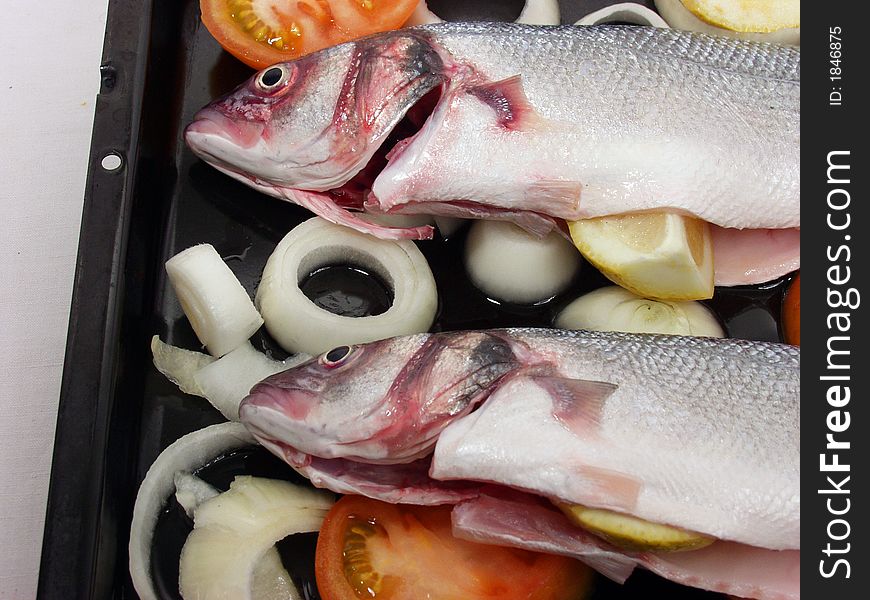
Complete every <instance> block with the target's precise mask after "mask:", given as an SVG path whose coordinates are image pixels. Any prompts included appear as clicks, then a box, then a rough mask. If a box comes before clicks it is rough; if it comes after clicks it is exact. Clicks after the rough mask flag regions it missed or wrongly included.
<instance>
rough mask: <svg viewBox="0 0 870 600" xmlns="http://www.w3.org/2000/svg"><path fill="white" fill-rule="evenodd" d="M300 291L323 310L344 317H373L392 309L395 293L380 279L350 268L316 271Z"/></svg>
mask: <svg viewBox="0 0 870 600" xmlns="http://www.w3.org/2000/svg"><path fill="white" fill-rule="evenodd" d="M299 289H301V290H302V293H303V294H305V295H306V296H307V297H308V299H309V300H311V301H312V302H314V304H316V305H317V306H319V307H320V308H322V309H323V310H327V311H329V312H331V313H333V314H335V315H341V316H343V317H373V316H375V315H380V314H383V313H385V312H387V310H388V309H389V308H390V306H392V305H393V293H392V291H391V290H390V287H389V286H388V285H386V284H385V283H384V282H383V281H382V280H381V278H380V277H378V276H377V275H375V274H374V273H371V272H369V271H366V270H363V269H361V268H359V267H352V266H349V265H328V266H325V267H321V268H319V269H315V270H314V271H313V272H312V273H311V274H309V275H308V277H306V278H305V279H303V280H302V281H301V282H300V283H299Z"/></svg>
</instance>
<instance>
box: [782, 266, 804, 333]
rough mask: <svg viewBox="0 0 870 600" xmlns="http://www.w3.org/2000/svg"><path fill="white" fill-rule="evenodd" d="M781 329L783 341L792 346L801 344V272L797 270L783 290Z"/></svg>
mask: <svg viewBox="0 0 870 600" xmlns="http://www.w3.org/2000/svg"><path fill="white" fill-rule="evenodd" d="M782 329H783V332H784V333H785V341H786V343H788V344H791V345H793V346H800V345H801V274H800V272H798V274H797V276H796V277H795V278H794V281H792V282H791V285H790V286H789V287H788V290H786V292H785V298H783V300H782Z"/></svg>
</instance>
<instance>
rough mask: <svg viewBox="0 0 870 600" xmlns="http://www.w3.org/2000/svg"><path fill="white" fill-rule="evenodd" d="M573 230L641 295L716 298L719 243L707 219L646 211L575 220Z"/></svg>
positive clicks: (614, 277) (590, 253) (618, 279)
mask: <svg viewBox="0 0 870 600" xmlns="http://www.w3.org/2000/svg"><path fill="white" fill-rule="evenodd" d="M568 228H569V229H570V231H571V238H572V239H573V240H574V245H575V246H577V249H578V250H580V252H581V253H582V254H583V256H584V257H586V260H588V261H589V262H591V263H592V264H593V265H595V267H597V268H598V270H599V271H601V272H602V273H604V275H606V276H607V277H608V278H609V279H610V280H611V281H613V282H614V283H617V284H619V285H621V286H622V287H624V288H625V289H627V290H629V291H631V292H634V293H635V294H637V295H638V296H643V297H646V298H657V299H660V300H702V299H705V298H712V297H713V246H712V242H711V238H710V226H709V225H708V224H707V223H706V222H705V221H701V220H699V219H694V218H692V217H685V216H682V215H676V214H671V213H644V214H628V215H616V216H612V217H599V218H596V219H585V220H582V221H574V222H571V223H568Z"/></svg>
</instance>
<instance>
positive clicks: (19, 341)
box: [0, 0, 106, 600]
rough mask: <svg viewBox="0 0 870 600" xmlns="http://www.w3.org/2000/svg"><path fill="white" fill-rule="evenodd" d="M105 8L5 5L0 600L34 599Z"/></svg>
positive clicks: (96, 3) (1, 39) (50, 0)
mask: <svg viewBox="0 0 870 600" xmlns="http://www.w3.org/2000/svg"><path fill="white" fill-rule="evenodd" d="M105 18H106V0H77V1H69V0H4V1H3V33H2V34H0V75H2V76H0V265H2V280H0V350H2V354H0V357H2V359H0V360H2V367H0V599H3V600H7V599H14V600H19V599H24V600H26V599H28V598H33V597H34V596H35V595H36V582H37V574H38V570H39V557H40V551H41V546H42V530H43V525H44V518H45V503H46V495H47V492H48V479H49V473H50V469H51V453H52V448H53V444H54V428H55V420H56V417H57V403H58V394H59V392H60V377H61V371H62V368H63V354H64V345H65V343H66V332H67V320H68V318H69V306H70V296H71V293H72V282H73V273H74V270H75V260H76V251H77V247H78V236H79V224H80V221H81V211H82V198H83V194H84V187H85V175H86V172H87V159H88V150H89V146H90V137H91V127H92V123H93V117H94V99H95V97H96V94H97V92H98V90H99V82H100V74H99V65H100V57H101V54H102V47H103V34H104V30H105Z"/></svg>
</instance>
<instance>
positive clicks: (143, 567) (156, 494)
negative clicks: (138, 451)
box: [128, 423, 256, 600]
mask: <svg viewBox="0 0 870 600" xmlns="http://www.w3.org/2000/svg"><path fill="white" fill-rule="evenodd" d="M254 445H256V442H255V441H254V438H253V437H251V434H249V433H248V430H247V429H245V426H244V425H242V424H241V423H221V424H219V425H212V426H210V427H206V428H204V429H200V430H199V431H194V432H193V433H189V434H187V435H186V436H184V437H182V438H180V439H178V440H177V441H176V442H174V443H173V444H171V445H170V446H169V447H167V448H166V449H165V450H164V451H163V452H161V453H160V456H158V457H157V460H155V461H154V464H152V465H151V468H150V469H148V473H146V474H145V479H144V480H143V481H142V485H141V486H139V492H138V493H137V494H136V502H135V504H134V505H133V520H132V522H131V524H130V543H129V547H128V551H129V555H130V577H131V578H132V580H133V587H135V588H136V592H137V593H138V594H139V597H140V598H141V599H142V600H158V595H157V591H156V590H155V589H154V583H153V581H152V580H151V541H152V539H153V538H154V527H155V526H156V525H157V519H158V517H159V515H160V511H161V510H162V509H163V506H164V504H165V503H166V499H167V498H169V496H170V495H172V492H173V491H174V489H175V482H174V476H175V473H176V472H178V471H194V470H195V469H197V468H199V467H201V466H203V465H205V464H206V463H208V462H210V461H211V460H213V459H215V458H217V457H218V456H221V455H223V454H226V453H227V452H231V451H232V450H236V449H238V448H244V447H247V446H254Z"/></svg>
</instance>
